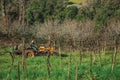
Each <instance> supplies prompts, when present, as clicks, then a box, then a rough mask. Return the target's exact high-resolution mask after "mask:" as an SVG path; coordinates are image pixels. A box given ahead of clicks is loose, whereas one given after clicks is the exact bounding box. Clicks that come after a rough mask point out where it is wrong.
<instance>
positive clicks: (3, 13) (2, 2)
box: [1, 0, 8, 32]
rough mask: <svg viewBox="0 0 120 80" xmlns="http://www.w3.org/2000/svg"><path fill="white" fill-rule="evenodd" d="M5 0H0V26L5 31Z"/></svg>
mask: <svg viewBox="0 0 120 80" xmlns="http://www.w3.org/2000/svg"><path fill="white" fill-rule="evenodd" d="M5 4H6V3H5V0H1V9H2V27H3V29H4V31H5V32H6V31H7V26H8V25H7V16H6V8H5Z"/></svg>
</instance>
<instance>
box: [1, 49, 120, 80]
mask: <svg viewBox="0 0 120 80" xmlns="http://www.w3.org/2000/svg"><path fill="white" fill-rule="evenodd" d="M71 54H72V56H71V64H70V78H71V80H75V76H76V61H78V63H79V52H77V51H76V52H74V53H71ZM83 54H84V56H83V61H82V64H81V65H80V64H78V80H90V72H89V70H90V66H89V65H90V57H89V54H87V53H86V54H85V53H83ZM67 55H68V56H65V57H62V59H61V58H60V57H59V56H51V58H50V64H51V68H50V70H51V75H50V78H49V77H48V72H47V65H46V64H47V63H46V60H47V56H38V57H34V58H26V64H27V67H26V68H25V70H24V72H22V65H21V60H22V59H21V57H20V56H16V57H15V62H14V65H13V68H12V70H11V73H10V75H9V76H8V73H9V71H10V67H11V57H10V56H9V53H6V54H5V55H1V56H0V80H17V79H18V67H17V66H18V65H17V64H18V62H20V78H21V80H25V79H26V78H27V80H69V78H68V65H69V53H67ZM119 57H120V54H118V55H117V63H116V65H115V68H114V71H113V72H111V54H108V53H107V55H103V56H102V67H100V65H99V57H96V58H95V63H94V64H93V66H92V71H93V76H94V78H95V79H96V80H119V79H120V58H119Z"/></svg>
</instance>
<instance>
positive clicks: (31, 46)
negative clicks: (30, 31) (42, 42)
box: [29, 40, 38, 51]
mask: <svg viewBox="0 0 120 80" xmlns="http://www.w3.org/2000/svg"><path fill="white" fill-rule="evenodd" d="M29 48H31V49H34V51H37V50H38V46H37V45H36V44H35V42H34V40H32V41H31V43H30V46H29Z"/></svg>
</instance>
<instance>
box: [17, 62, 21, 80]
mask: <svg viewBox="0 0 120 80" xmlns="http://www.w3.org/2000/svg"><path fill="white" fill-rule="evenodd" d="M17 68H18V80H20V65H19V61H18V66H17Z"/></svg>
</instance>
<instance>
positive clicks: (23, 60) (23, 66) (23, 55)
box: [22, 38, 25, 72]
mask: <svg viewBox="0 0 120 80" xmlns="http://www.w3.org/2000/svg"><path fill="white" fill-rule="evenodd" d="M24 48H25V38H23V48H22V69H23V72H24V68H25V50H24Z"/></svg>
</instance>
